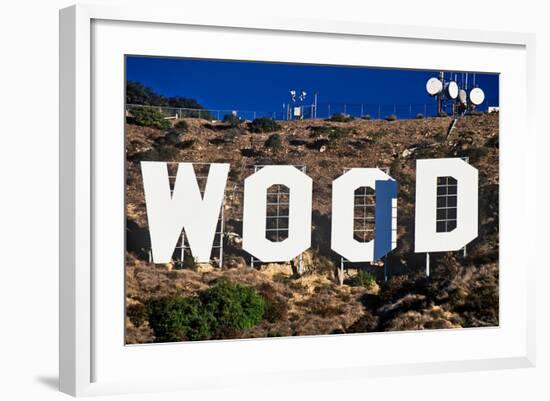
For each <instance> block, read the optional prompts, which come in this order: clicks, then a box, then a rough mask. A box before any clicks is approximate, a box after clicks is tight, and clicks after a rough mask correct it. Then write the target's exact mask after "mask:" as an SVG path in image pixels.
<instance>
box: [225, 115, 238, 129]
mask: <svg viewBox="0 0 550 401" xmlns="http://www.w3.org/2000/svg"><path fill="white" fill-rule="evenodd" d="M223 122H224V123H226V124H229V125H230V126H231V127H233V128H235V127H238V126H239V124H240V123H241V119H240V118H239V117H237V116H236V115H235V114H233V113H231V114H226V115H225V116H223Z"/></svg>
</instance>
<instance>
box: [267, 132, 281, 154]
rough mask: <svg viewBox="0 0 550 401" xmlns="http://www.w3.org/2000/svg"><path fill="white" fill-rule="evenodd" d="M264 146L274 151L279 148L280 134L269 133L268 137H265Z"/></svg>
mask: <svg viewBox="0 0 550 401" xmlns="http://www.w3.org/2000/svg"><path fill="white" fill-rule="evenodd" d="M265 146H266V148H271V149H273V150H275V151H278V150H280V149H281V147H282V142H281V135H279V134H272V135H270V136H269V138H267V140H266V141H265Z"/></svg>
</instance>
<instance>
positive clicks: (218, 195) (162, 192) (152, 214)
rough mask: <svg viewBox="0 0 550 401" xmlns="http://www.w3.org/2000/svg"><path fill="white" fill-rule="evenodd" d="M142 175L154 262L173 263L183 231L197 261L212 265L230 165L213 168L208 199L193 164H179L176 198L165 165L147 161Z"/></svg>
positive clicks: (212, 166) (224, 164) (207, 188)
mask: <svg viewBox="0 0 550 401" xmlns="http://www.w3.org/2000/svg"><path fill="white" fill-rule="evenodd" d="M141 172H142V174H143V189H144V191H145V203H146V206H147V221H148V223H149V235H150V236H151V249H152V252H153V262H154V263H168V262H170V260H171V258H172V254H173V253H174V249H175V247H176V244H177V242H178V239H179V238H180V235H181V232H182V230H183V229H185V235H186V238H187V240H188V242H189V247H190V248H191V253H192V254H193V256H194V257H195V259H196V260H197V261H198V262H208V261H209V260H210V253H211V251H212V244H213V242H214V235H215V233H216V226H217V224H218V218H219V214H220V208H221V206H222V203H223V196H224V190H225V185H226V182H227V174H228V172H229V164H226V163H223V164H222V163H213V164H211V165H210V169H209V171H208V180H207V182H206V188H205V192H204V198H203V197H202V196H201V193H200V189H199V185H198V183H197V178H196V176H195V170H194V169H193V164H192V163H179V164H178V172H177V175H176V182H175V184H174V191H173V193H172V194H171V193H170V182H169V180H168V167H167V165H166V163H165V162H145V161H143V162H141Z"/></svg>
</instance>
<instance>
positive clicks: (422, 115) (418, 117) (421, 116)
mask: <svg viewBox="0 0 550 401" xmlns="http://www.w3.org/2000/svg"><path fill="white" fill-rule="evenodd" d="M415 118H416V119H417V120H422V119H423V118H424V114H422V113H418V114H417V115H416V117H415Z"/></svg>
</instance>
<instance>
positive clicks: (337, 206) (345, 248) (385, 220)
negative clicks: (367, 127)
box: [331, 168, 397, 262]
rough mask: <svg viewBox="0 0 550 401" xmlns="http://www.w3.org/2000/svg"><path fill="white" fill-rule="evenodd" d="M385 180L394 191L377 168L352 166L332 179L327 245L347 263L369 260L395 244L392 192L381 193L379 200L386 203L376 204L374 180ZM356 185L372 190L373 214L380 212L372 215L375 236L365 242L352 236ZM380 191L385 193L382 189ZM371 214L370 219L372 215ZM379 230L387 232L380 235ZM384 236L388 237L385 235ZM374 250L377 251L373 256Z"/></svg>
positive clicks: (375, 183)
mask: <svg viewBox="0 0 550 401" xmlns="http://www.w3.org/2000/svg"><path fill="white" fill-rule="evenodd" d="M387 181H390V182H392V187H393V189H394V190H395V188H396V183H395V180H394V179H393V178H391V177H390V176H389V175H387V174H386V173H384V172H383V171H381V170H380V169H377V168H352V169H351V170H349V171H347V172H346V173H345V174H343V175H341V176H340V177H338V178H337V179H335V180H334V181H333V182H332V227H331V248H332V249H333V250H334V251H335V252H337V253H339V254H340V255H342V256H343V257H344V258H346V259H347V260H349V261H350V262H372V261H373V260H376V259H379V258H380V257H381V256H383V255H385V254H386V253H387V252H389V251H391V250H392V249H394V248H395V246H396V245H395V240H396V238H395V232H396V231H397V215H396V213H395V210H396V204H397V199H396V194H394V193H392V194H388V195H389V196H383V198H385V199H383V200H380V202H388V204H387V205H386V204H384V205H381V204H379V199H378V189H377V188H376V187H377V182H387ZM360 187H369V188H372V189H373V190H375V191H376V197H377V198H376V214H377V215H380V216H376V217H377V219H376V229H375V238H374V239H373V240H371V241H368V242H359V241H357V240H356V239H355V238H354V237H353V223H354V217H355V216H354V211H355V190H356V189H357V188H360ZM382 191H383V192H386V191H385V190H382ZM380 206H383V207H380ZM379 210H382V211H384V210H386V211H388V212H389V215H388V216H384V214H385V213H383V212H382V213H380V212H379ZM372 217H373V218H374V216H372ZM378 217H380V218H378ZM379 232H380V235H379ZM382 233H386V234H387V235H382ZM377 235H379V237H380V238H378V241H379V242H380V243H381V246H379V248H381V250H380V251H379V252H375V250H376V242H377ZM388 235H389V238H385V237H387V236H388ZM382 237H384V238H382ZM385 239H386V240H387V241H385ZM377 253H379V254H378V255H377Z"/></svg>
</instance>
